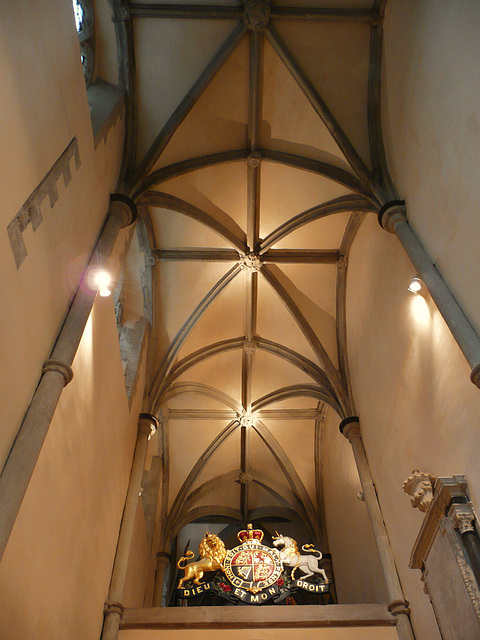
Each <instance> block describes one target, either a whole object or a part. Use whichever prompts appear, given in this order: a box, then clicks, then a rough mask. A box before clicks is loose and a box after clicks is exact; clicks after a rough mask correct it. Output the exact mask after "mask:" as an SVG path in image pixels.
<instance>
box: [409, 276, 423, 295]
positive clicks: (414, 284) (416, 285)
mask: <svg viewBox="0 0 480 640" xmlns="http://www.w3.org/2000/svg"><path fill="white" fill-rule="evenodd" d="M424 286H425V285H424V284H423V281H422V280H421V279H420V278H419V277H418V276H413V278H412V279H411V280H410V284H409V285H408V290H409V291H410V292H411V293H420V291H422V289H423V288H424Z"/></svg>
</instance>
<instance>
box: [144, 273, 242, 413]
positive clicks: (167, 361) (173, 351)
mask: <svg viewBox="0 0 480 640" xmlns="http://www.w3.org/2000/svg"><path fill="white" fill-rule="evenodd" d="M240 271H241V268H240V266H239V265H238V264H237V265H235V266H234V267H232V268H231V269H230V270H229V271H227V273H226V274H225V275H224V276H223V277H222V278H220V280H219V281H218V282H217V283H216V284H215V285H214V286H213V287H212V288H211V289H210V291H209V292H208V293H207V295H206V296H205V297H204V298H203V300H202V301H201V302H200V303H199V304H198V305H197V307H196V308H195V309H194V311H193V312H192V313H191V315H190V317H189V318H188V320H187V321H186V322H185V324H184V325H183V326H182V328H181V329H180V331H179V332H178V333H177V335H176V336H175V338H174V339H173V340H172V343H171V345H170V347H169V349H168V353H167V354H166V355H165V357H164V359H163V361H162V363H161V364H160V366H159V368H158V370H157V372H156V373H155V375H154V378H153V382H152V388H151V391H150V402H151V403H152V404H153V405H154V406H155V403H156V400H157V397H158V395H159V390H160V389H161V381H162V380H163V378H164V377H165V374H166V373H167V371H168V369H169V368H170V366H171V365H172V362H173V361H174V359H175V356H176V355H177V353H178V350H179V349H180V347H181V346H182V344H183V343H184V341H185V339H186V337H187V336H188V334H189V333H190V331H191V329H192V328H193V326H194V325H195V323H196V322H197V320H198V319H199V318H200V316H201V315H202V313H203V312H204V311H205V309H207V307H208V306H209V305H210V304H211V303H212V302H213V300H215V298H216V297H217V296H218V294H219V293H220V292H221V291H223V289H225V287H226V286H227V285H228V284H229V282H231V281H232V280H233V279H234V278H235V276H236V275H238V273H240Z"/></svg>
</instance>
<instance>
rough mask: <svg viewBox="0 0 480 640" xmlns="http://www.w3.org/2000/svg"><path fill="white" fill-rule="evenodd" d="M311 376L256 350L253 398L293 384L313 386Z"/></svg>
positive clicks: (284, 361) (279, 359)
mask: <svg viewBox="0 0 480 640" xmlns="http://www.w3.org/2000/svg"><path fill="white" fill-rule="evenodd" d="M312 382H313V380H312V378H310V376H307V374H306V373H303V371H300V369H298V368H297V367H295V366H294V365H292V364H290V363H289V362H287V361H286V360H283V359H281V358H277V357H276V356H273V355H270V354H269V353H265V352H264V351H262V350H260V349H256V351H255V357H254V361H253V397H254V398H260V397H261V396H264V395H266V394H267V393H270V392H272V391H275V390H276V389H279V388H281V387H286V386H288V385H292V384H301V383H305V384H311V383H312Z"/></svg>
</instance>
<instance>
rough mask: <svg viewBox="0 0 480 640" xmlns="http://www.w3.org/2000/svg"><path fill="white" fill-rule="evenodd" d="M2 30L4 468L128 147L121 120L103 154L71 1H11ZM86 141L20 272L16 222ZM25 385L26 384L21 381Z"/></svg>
mask: <svg viewBox="0 0 480 640" xmlns="http://www.w3.org/2000/svg"><path fill="white" fill-rule="evenodd" d="M1 12H2V20H1V23H0V94H1V96H2V108H1V115H0V139H1V141H2V144H1V145H0V188H1V192H2V201H1V204H0V269H1V278H0V300H1V305H2V313H1V314H0V333H1V335H2V336H4V337H5V336H8V339H2V340H1V341H0V405H1V406H2V429H1V433H0V468H2V467H3V464H4V461H5V459H6V456H7V455H8V452H9V450H10V447H11V445H12V442H13V439H14V437H15V435H16V433H17V431H18V429H19V427H20V424H21V421H22V419H23V416H24V414H25V410H26V408H27V406H28V403H29V401H30V398H31V395H32V393H33V391H34V390H35V387H36V385H37V383H38V379H39V376H40V373H41V367H42V363H43V361H44V360H45V359H46V358H47V357H48V355H49V354H50V352H51V349H52V346H53V344H54V341H55V339H56V337H57V335H58V331H59V329H60V327H61V325H62V322H63V319H64V316H65V314H66V311H67V309H68V305H69V303H70V301H71V299H72V296H73V293H74V291H75V289H76V287H77V285H78V281H79V276H80V274H81V271H82V269H83V268H84V266H85V264H86V261H87V260H88V257H89V255H90V254H91V251H92V248H93V246H94V243H95V240H96V238H97V236H98V234H99V232H100V229H101V227H102V225H103V221H104V219H105V214H106V212H107V209H108V197H109V193H110V192H112V191H114V190H115V185H116V181H117V176H118V171H119V162H120V158H121V150H122V144H123V121H122V119H120V120H119V121H117V123H116V125H115V126H114V127H113V129H111V130H110V132H109V134H108V137H107V140H106V142H101V143H100V144H99V146H98V147H97V149H96V150H94V146H93V133H92V128H91V121H90V114H89V108H88V103H87V95H86V89H85V83H84V80H83V73H82V69H81V63H80V56H79V44H78V38H77V35H76V31H75V24H74V18H73V9H72V6H71V3H70V2H64V1H63V0H45V2H34V1H33V0H22V2H5V3H2V10H1ZM75 136H76V137H77V140H78V147H79V154H80V161H81V166H80V168H79V169H78V170H77V169H76V168H75V163H74V160H73V159H72V160H71V162H70V168H71V173H72V179H71V181H70V183H69V184H68V186H66V187H65V185H64V181H63V178H62V177H60V178H59V180H58V181H57V185H56V186H57V189H58V200H57V201H56V203H55V205H54V206H53V208H51V207H50V202H49V199H48V197H47V198H46V199H45V200H44V202H43V205H42V215H43V221H42V223H41V224H40V226H39V227H38V228H37V229H36V231H35V232H34V231H33V228H32V225H31V224H30V225H29V226H28V227H27V228H26V230H25V231H24V233H23V239H24V241H25V245H26V249H27V253H28V255H27V257H26V259H25V261H24V262H23V264H22V265H21V266H20V268H19V269H18V270H17V267H16V264H15V260H14V256H13V252H12V249H11V246H10V242H9V239H8V235H7V225H8V224H9V223H10V221H11V220H12V219H13V218H14V217H15V215H16V214H17V212H18V211H19V210H20V208H21V207H22V205H23V203H24V202H25V201H26V200H27V198H28V197H29V196H30V194H31V193H32V192H33V191H34V189H35V188H36V187H37V186H38V185H39V184H40V183H41V181H42V180H43V179H44V177H45V175H46V174H47V173H48V171H49V170H50V169H51V167H52V166H53V164H54V163H55V162H56V161H57V159H58V158H59V156H60V155H61V154H62V152H63V151H64V149H65V148H66V147H67V145H68V144H69V143H70V141H71V140H72V138H74V137H75ZM19 379H21V380H22V384H19V383H18V382H19Z"/></svg>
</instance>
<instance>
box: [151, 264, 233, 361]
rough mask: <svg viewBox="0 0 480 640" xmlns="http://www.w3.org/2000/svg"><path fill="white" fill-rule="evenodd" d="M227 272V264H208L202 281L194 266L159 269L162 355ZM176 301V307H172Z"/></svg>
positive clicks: (204, 267)
mask: <svg viewBox="0 0 480 640" xmlns="http://www.w3.org/2000/svg"><path fill="white" fill-rule="evenodd" d="M227 270H228V267H227V266H226V265H224V264H217V263H205V264H204V265H202V273H201V277H199V272H198V266H197V265H196V264H195V263H194V262H182V263H178V264H175V263H170V262H163V263H161V264H159V265H158V266H157V272H158V294H157V298H158V300H159V312H160V326H159V327H158V328H157V331H158V330H159V335H157V342H158V343H159V348H160V350H161V351H162V352H163V353H165V352H166V350H167V349H168V347H169V346H170V345H171V344H172V341H173V339H174V338H175V336H176V335H177V332H178V331H179V330H180V329H181V327H182V325H183V324H184V323H185V322H186V321H187V320H188V318H189V317H190V315H191V314H192V312H193V311H194V309H195V308H196V307H197V305H198V304H199V303H200V302H201V301H202V299H203V298H204V297H205V296H206V294H207V293H208V292H209V291H210V290H211V289H212V287H213V286H214V285H215V284H216V283H217V282H218V281H219V280H220V279H221V278H222V277H223V276H224V275H225V273H226V272H227ZM227 286H228V285H227ZM173 299H175V304H171V300H173Z"/></svg>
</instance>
